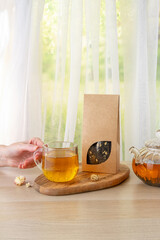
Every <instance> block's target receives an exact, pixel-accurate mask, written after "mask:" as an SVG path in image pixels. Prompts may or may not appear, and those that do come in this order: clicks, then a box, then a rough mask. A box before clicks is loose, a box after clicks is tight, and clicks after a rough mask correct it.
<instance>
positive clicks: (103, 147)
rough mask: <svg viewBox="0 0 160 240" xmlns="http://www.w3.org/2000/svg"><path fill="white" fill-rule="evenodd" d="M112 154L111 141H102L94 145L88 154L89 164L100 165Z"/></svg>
mask: <svg viewBox="0 0 160 240" xmlns="http://www.w3.org/2000/svg"><path fill="white" fill-rule="evenodd" d="M110 152H111V142H110V141H100V142H96V143H94V144H93V145H92V146H91V147H90V148H89V150H88V153H87V164H100V163H103V162H105V161H107V159H108V158H109V155H110Z"/></svg>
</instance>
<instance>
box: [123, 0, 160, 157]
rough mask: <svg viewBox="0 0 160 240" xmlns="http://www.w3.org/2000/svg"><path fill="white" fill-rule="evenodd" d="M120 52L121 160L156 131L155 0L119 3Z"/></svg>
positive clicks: (156, 5) (156, 48)
mask: <svg viewBox="0 0 160 240" xmlns="http://www.w3.org/2000/svg"><path fill="white" fill-rule="evenodd" d="M120 12H121V21H122V36H123V50H124V87H125V101H124V104H125V160H128V159H130V156H129V153H128V149H129V147H130V146H132V145H135V146H137V147H142V146H143V145H144V142H145V140H147V139H150V138H151V137H154V135H155V130H156V69H157V52H158V51H157V50H158V23H159V0H154V1H152V0H147V1H146V0H128V1H125V0H120Z"/></svg>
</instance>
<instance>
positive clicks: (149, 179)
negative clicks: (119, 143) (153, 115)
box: [129, 130, 160, 187]
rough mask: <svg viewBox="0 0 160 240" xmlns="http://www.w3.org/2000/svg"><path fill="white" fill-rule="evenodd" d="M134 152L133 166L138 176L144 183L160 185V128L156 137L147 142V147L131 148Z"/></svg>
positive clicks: (130, 150)
mask: <svg viewBox="0 0 160 240" xmlns="http://www.w3.org/2000/svg"><path fill="white" fill-rule="evenodd" d="M129 152H130V153H133V155H134V156H133V160H132V168H133V171H134V173H135V174H136V176H137V177H139V178H140V179H141V180H142V181H143V182H144V183H146V184H148V185H152V186H157V187H160V130H158V131H157V132H156V138H154V139H151V140H149V141H147V142H146V143H145V147H143V148H141V149H140V150H138V149H137V148H135V147H131V148H130V149H129Z"/></svg>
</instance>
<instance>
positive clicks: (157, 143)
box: [145, 129, 160, 149]
mask: <svg viewBox="0 0 160 240" xmlns="http://www.w3.org/2000/svg"><path fill="white" fill-rule="evenodd" d="M145 146H146V147H147V148H154V149H160V129H159V130H157V132H156V138H153V139H151V140H148V141H146V142H145Z"/></svg>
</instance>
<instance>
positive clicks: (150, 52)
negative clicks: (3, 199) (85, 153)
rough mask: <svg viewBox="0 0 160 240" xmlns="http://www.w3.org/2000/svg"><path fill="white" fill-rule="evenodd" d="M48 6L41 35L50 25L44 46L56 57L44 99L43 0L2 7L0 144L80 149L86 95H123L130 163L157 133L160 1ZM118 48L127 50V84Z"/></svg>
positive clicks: (11, 1) (69, 0)
mask: <svg viewBox="0 0 160 240" xmlns="http://www.w3.org/2000/svg"><path fill="white" fill-rule="evenodd" d="M48 4H50V8H47V7H46V8H45V9H46V10H45V11H44V12H45V14H46V15H45V14H44V19H47V20H45V21H46V22H45V24H43V25H44V26H43V27H45V28H47V27H48V26H49V25H51V28H50V29H49V31H48V35H49V38H48V39H49V41H48V42H47V43H46V46H47V47H48V48H49V47H50V45H51V51H50V53H49V52H48V53H43V64H44V63H45V64H44V67H43V81H42V96H41V89H40V69H41V68H40V64H39V62H40V60H41V56H40V51H39V50H40V48H39V42H40V22H41V19H42V13H43V7H44V0H23V1H18V0H17V1H16V0H8V1H6V0H5V1H1V2H0V29H1V35H0V113H1V118H0V143H3V144H5V143H6V144H7V143H10V142H13V141H18V140H25V139H28V138H30V137H32V136H42V138H43V139H44V140H45V141H48V140H51V139H52V140H53V139H54V140H62V139H65V140H69V141H74V140H75V141H77V142H78V143H79V144H80V142H81V121H82V117H81V116H82V113H83V112H82V110H83V94H84V93H103V94H104V93H107V94H108V93H109V94H117V93H120V95H121V99H122V100H121V104H122V109H123V107H124V112H123V110H121V113H122V114H124V116H122V119H124V124H123V125H124V129H123V128H122V130H123V132H124V139H123V142H124V145H125V148H124V153H125V160H129V159H130V156H129V153H128V150H129V147H131V146H132V145H135V146H137V147H141V146H142V145H143V144H144V141H145V140H146V139H148V138H150V137H153V136H154V133H155V129H156V69H157V49H158V22H159V1H158V0H154V1H153V0H127V1H125V0H119V1H116V0H83V1H82V0H55V1H51V0H46V2H45V6H48ZM117 6H118V8H117ZM50 9H51V10H50ZM117 10H118V11H119V13H120V14H119V15H120V21H119V22H120V23H118V24H119V25H120V26H119V25H118V24H117ZM49 11H51V16H50V18H49V21H48V18H47V16H48V15H47V14H48V12H49ZM102 15H103V16H102ZM43 21H44V20H43ZM118 28H119V29H121V30H122V36H121V37H120V38H118V35H117V31H118ZM45 30H46V29H45ZM118 43H119V44H120V45H122V46H123V51H122V52H120V53H121V54H122V55H123V60H124V69H123V70H122V69H120V70H121V71H124V83H123V79H120V77H119V56H118V50H119V49H118ZM120 45H119V46H120ZM45 51H47V50H46V49H45ZM45 54H46V55H45ZM47 54H48V55H47ZM46 56H47V57H46ZM48 56H49V57H50V63H48V60H46V59H48ZM44 58H45V60H44ZM49 71H50V72H49ZM123 86H124V88H123ZM41 98H42V103H43V105H42V106H43V108H42V112H41ZM123 98H124V100H123ZM42 113H43V124H42V125H41V115H42ZM77 116H78V117H77ZM75 132H76V135H75ZM41 133H42V135H41Z"/></svg>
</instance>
